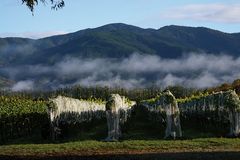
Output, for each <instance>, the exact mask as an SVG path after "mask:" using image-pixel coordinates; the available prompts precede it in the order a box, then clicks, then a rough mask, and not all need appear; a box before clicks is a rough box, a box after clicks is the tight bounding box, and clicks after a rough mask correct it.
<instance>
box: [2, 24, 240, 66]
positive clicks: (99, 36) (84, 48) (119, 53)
mask: <svg viewBox="0 0 240 160" xmlns="http://www.w3.org/2000/svg"><path fill="white" fill-rule="evenodd" d="M239 40H240V34H239V33H224V32H221V31H217V30H212V29H209V28H204V27H185V26H175V25H171V26H165V27H162V28H160V29H143V28H140V27H135V26H132V25H126V24H122V23H116V24H108V25H104V26H101V27H98V28H93V29H85V30H80V31H77V32H74V33H69V34H65V35H57V36H51V37H46V38H41V39H37V40H33V39H28V38H0V65H15V64H38V63H41V64H42V63H46V64H52V63H56V62H57V61H59V60H61V59H63V58H64V57H67V56H68V57H82V58H97V57H100V58H124V57H128V56H129V55H131V54H132V53H134V52H138V53H140V54H151V55H158V56H161V57H163V58H178V57H180V56H182V55H183V54H186V53H189V52H205V53H208V54H216V55H217V54H222V53H224V54H228V55H231V56H234V57H237V56H238V55H240V41H239Z"/></svg>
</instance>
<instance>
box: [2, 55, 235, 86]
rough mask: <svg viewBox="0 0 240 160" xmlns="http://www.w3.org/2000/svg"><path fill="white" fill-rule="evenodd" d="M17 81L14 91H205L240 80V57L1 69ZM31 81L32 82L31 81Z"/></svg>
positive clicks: (134, 58) (137, 58)
mask: <svg viewBox="0 0 240 160" xmlns="http://www.w3.org/2000/svg"><path fill="white" fill-rule="evenodd" d="M1 74H3V75H5V76H6V77H9V78H10V79H12V80H14V81H16V82H17V83H16V84H15V85H14V86H13V87H12V90H21V89H27V90H28V89H31V88H33V87H34V88H37V89H39V88H40V89H42V88H44V89H55V88H59V87H66V86H72V85H82V86H109V87H124V88H139V87H147V86H151V85H157V86H159V87H166V86H169V85H184V86H186V87H196V88H205V87H211V86H216V85H219V84H221V83H225V82H232V81H233V80H235V79H237V78H239V77H240V58H236V57H235V58H233V57H231V56H228V55H224V54H222V55H210V54H205V53H189V54H186V55H184V56H182V57H181V58H179V59H164V58H161V57H159V56H156V55H146V54H145V55H143V54H137V53H134V54H132V55H131V56H130V57H128V58H123V59H111V58H94V59H82V58H73V57H67V58H65V59H63V60H62V61H59V62H56V63H55V64H53V65H44V64H38V65H18V66H14V67H3V68H0V75H1ZM29 79H31V81H29Z"/></svg>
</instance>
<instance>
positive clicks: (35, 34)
mask: <svg viewBox="0 0 240 160" xmlns="http://www.w3.org/2000/svg"><path fill="white" fill-rule="evenodd" d="M66 33H67V32H65V31H46V32H23V33H11V32H6V33H0V37H1V38H6V37H21V38H31V39H39V38H45V37H49V36H54V35H61V34H66Z"/></svg>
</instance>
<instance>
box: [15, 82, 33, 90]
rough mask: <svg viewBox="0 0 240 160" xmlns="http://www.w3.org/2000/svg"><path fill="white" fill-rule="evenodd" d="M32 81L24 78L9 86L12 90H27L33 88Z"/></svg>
mask: <svg viewBox="0 0 240 160" xmlns="http://www.w3.org/2000/svg"><path fill="white" fill-rule="evenodd" d="M33 86H34V82H33V81H31V80H25V81H19V82H17V83H16V84H14V85H13V86H12V88H11V90H12V91H14V92H16V91H22V90H24V91H27V90H33Z"/></svg>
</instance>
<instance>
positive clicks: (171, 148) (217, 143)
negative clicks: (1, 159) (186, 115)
mask: <svg viewBox="0 0 240 160" xmlns="http://www.w3.org/2000/svg"><path fill="white" fill-rule="evenodd" d="M212 151H240V139H239V138H236V139H230V138H197V139H192V140H125V141H122V142H102V141H95V140H87V141H75V142H67V143H57V144H18V145H2V146H0V156H44V155H48V156H49V155H50V156H51V155H92V154H93V155H103V154H129V153H166V152H212Z"/></svg>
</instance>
